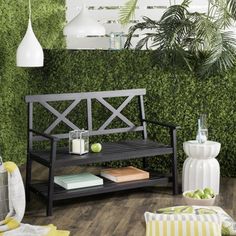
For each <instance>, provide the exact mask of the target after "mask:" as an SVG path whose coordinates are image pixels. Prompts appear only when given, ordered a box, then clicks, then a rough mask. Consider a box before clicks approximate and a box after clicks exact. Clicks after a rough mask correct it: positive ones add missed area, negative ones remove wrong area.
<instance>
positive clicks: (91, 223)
mask: <svg viewBox="0 0 236 236" xmlns="http://www.w3.org/2000/svg"><path fill="white" fill-rule="evenodd" d="M35 168H36V169H35V170H37V174H38V176H37V177H38V178H44V177H45V175H46V174H47V172H45V171H41V167H39V166H36V167H35ZM79 170H81V168H79V167H73V168H69V169H68V168H65V169H64V170H62V171H58V173H59V174H60V173H76V172H78V171H79ZM82 170H85V169H84V167H83V168H82ZM91 170H92V171H93V172H94V171H95V172H96V170H97V169H95V168H94V167H92V168H91V169H89V171H91ZM22 172H23V176H24V170H23V171H22ZM32 196H33V198H32V202H31V203H30V204H29V205H28V206H27V211H26V214H25V217H24V219H23V221H24V222H25V223H30V224H35V225H46V224H49V223H52V224H55V225H57V226H58V228H59V229H65V230H70V231H71V236H144V235H145V222H144V217H143V214H144V212H145V211H156V210H157V209H159V208H163V207H169V206H174V205H184V201H183V199H182V196H181V195H178V196H173V195H172V191H171V188H164V187H163V188H160V187H159V188H158V187H148V188H142V189H138V190H128V191H122V192H116V193H109V194H102V195H96V196H90V197H82V198H77V199H71V200H67V201H60V202H58V203H57V204H56V205H55V207H54V213H53V216H52V217H46V215H45V205H44V203H43V202H42V201H41V199H40V198H39V197H38V196H35V195H32ZM216 205H218V206H220V207H222V208H223V209H224V210H225V211H226V212H227V213H228V214H230V215H231V216H232V217H234V218H235V219H236V179H234V178H223V179H221V188H220V195H219V196H218V197H217V201H216Z"/></svg>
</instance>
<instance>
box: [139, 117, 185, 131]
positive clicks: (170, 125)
mask: <svg viewBox="0 0 236 236" xmlns="http://www.w3.org/2000/svg"><path fill="white" fill-rule="evenodd" d="M142 121H143V122H147V123H151V124H155V125H160V126H163V127H167V128H170V129H180V128H181V127H180V126H179V125H175V124H170V123H165V122H160V121H153V120H146V119H143V120H142Z"/></svg>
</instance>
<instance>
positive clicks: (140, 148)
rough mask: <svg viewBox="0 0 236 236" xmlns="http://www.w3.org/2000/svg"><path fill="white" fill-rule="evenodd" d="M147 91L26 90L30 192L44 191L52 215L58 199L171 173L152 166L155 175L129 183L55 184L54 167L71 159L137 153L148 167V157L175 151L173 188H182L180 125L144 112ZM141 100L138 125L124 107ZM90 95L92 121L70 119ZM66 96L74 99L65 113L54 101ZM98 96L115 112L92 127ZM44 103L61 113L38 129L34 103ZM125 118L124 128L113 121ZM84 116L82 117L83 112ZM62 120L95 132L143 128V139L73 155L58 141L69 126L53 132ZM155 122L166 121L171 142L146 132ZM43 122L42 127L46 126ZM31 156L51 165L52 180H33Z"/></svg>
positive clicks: (150, 182) (154, 180) (153, 181)
mask: <svg viewBox="0 0 236 236" xmlns="http://www.w3.org/2000/svg"><path fill="white" fill-rule="evenodd" d="M145 94H146V90H145V89H131V90H118V91H104V92H86V93H68V94H45V95H29V96H26V102H27V103H28V155H27V171H26V198H27V201H29V199H30V192H34V193H36V194H38V195H40V196H42V197H43V198H44V199H45V200H46V201H47V215H48V216H50V215H52V208H53V201H57V200H62V199H68V198H74V197H80V196H88V195H94V194H99V193H106V192H113V191H119V190H125V189H132V188H139V187H145V186H154V185H158V184H164V183H168V180H169V179H168V178H167V177H166V176H165V177H164V176H159V175H156V174H155V173H152V172H150V179H146V180H139V181H131V182H125V183H114V182H111V181H109V180H105V179H104V185H103V186H96V187H89V188H82V189H75V190H65V189H63V188H61V187H60V186H58V185H56V184H54V172H55V169H56V168H59V167H65V166H71V165H84V164H91V163H101V162H108V161H114V160H128V159H133V158H142V160H143V167H144V168H145V167H146V162H147V160H146V158H147V157H153V156H157V155H164V154H171V157H172V162H171V163H172V166H171V168H172V181H173V194H178V180H177V152H176V130H177V128H178V127H177V126H176V125H172V124H166V123H162V122H158V121H152V120H148V119H146V118H145V112H144V102H143V96H144V95H145ZM118 97H122V98H125V100H124V102H123V103H122V104H121V105H120V106H119V107H118V108H117V109H116V108H114V107H113V106H112V105H111V104H110V103H109V102H108V101H107V99H108V98H109V99H110V98H118ZM134 99H136V100H137V105H138V108H139V109H138V110H139V114H138V116H139V117H138V119H139V125H135V124H134V123H133V122H131V121H130V120H129V119H128V118H127V117H125V116H124V115H123V114H122V113H121V112H122V111H123V109H124V108H125V107H126V106H127V105H128V104H129V103H130V102H131V100H134ZM83 100H85V101H86V113H87V115H86V116H87V121H86V123H87V127H77V125H76V124H75V122H74V123H73V122H71V121H70V120H69V119H68V118H67V116H68V114H69V113H70V112H71V111H72V110H73V109H74V108H75V107H76V106H78V104H79V103H80V102H81V101H83ZM61 101H67V102H71V103H70V105H69V106H68V107H67V108H66V109H65V110H64V111H63V112H62V113H61V112H59V111H58V110H57V109H55V108H54V107H53V106H52V105H51V103H52V102H61ZM95 101H98V102H99V103H100V104H101V105H103V106H104V107H105V108H106V109H108V110H109V111H110V112H111V113H112V115H111V116H110V117H109V118H108V119H107V120H106V121H105V122H104V123H103V124H102V126H101V127H100V128H98V129H96V130H94V128H93V116H92V112H93V102H95ZM36 103H39V104H40V105H42V106H43V107H44V108H46V110H47V111H49V112H50V113H52V114H53V115H54V116H55V117H56V119H55V120H54V121H53V123H52V124H50V125H49V126H48V127H47V128H46V129H45V130H44V131H43V132H39V131H38V130H35V128H34V127H35V124H34V122H33V117H35V115H38V114H34V113H37V112H35V111H34V110H35V109H34V105H35V104H36ZM116 117H118V118H120V120H121V121H122V122H124V123H125V124H126V127H123V128H111V129H109V128H108V126H109V125H110V124H111V122H112V121H113V120H114V119H115V118H116ZM78 119H79V117H78ZM60 122H63V123H64V124H66V125H67V126H68V127H69V129H68V132H69V130H79V129H80V128H86V129H88V130H89V135H90V136H95V135H107V134H116V133H124V132H139V133H140V137H141V138H140V139H138V140H124V141H119V142H109V143H102V146H103V149H102V151H101V152H100V153H91V152H90V153H88V154H85V155H83V156H79V155H70V154H69V153H68V149H62V150H61V149H60V150H59V149H58V150H57V143H58V141H60V140H61V139H68V132H67V133H62V134H53V130H54V129H55V128H56V126H57V125H58V124H59V123H60ZM147 123H153V124H154V125H159V126H163V127H167V128H168V129H169V131H170V140H171V143H170V145H164V144H160V143H157V142H154V141H151V140H149V139H148V138H147V130H146V124H147ZM42 128H43V127H42ZM45 140H48V141H50V150H49V151H47V150H43V151H39V150H35V148H33V143H34V142H40V141H45ZM32 161H36V162H38V163H40V164H42V165H44V166H46V167H47V168H48V169H49V176H48V181H47V182H46V183H45V182H42V183H34V182H33V181H32Z"/></svg>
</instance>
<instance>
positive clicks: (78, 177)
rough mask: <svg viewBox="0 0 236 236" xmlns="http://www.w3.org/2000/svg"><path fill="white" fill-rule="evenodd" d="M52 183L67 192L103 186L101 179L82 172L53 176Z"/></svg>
mask: <svg viewBox="0 0 236 236" xmlns="http://www.w3.org/2000/svg"><path fill="white" fill-rule="evenodd" d="M54 183H56V184H58V185H60V186H61V187H63V188H65V189H68V190H69V189H76V188H86V187H92V186H98V185H103V179H102V178H99V177H98V176H96V175H93V174H91V173H88V172H84V173H80V174H75V175H61V176H55V177H54Z"/></svg>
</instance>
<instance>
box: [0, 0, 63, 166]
mask: <svg viewBox="0 0 236 236" xmlns="http://www.w3.org/2000/svg"><path fill="white" fill-rule="evenodd" d="M31 3H32V25H33V30H34V32H35V35H36V36H37V38H38V40H39V41H40V43H41V45H42V46H43V47H44V48H45V47H46V48H64V46H65V40H64V37H63V34H62V30H63V25H64V24H65V1H64V0H57V1H54V0H40V1H36V0H31ZM0 15H1V17H0V35H1V37H0V150H1V153H2V155H3V158H4V160H13V161H15V162H17V163H18V164H19V163H22V162H24V161H25V147H26V142H25V137H26V134H25V130H26V114H25V105H24V103H23V98H24V96H25V94H27V93H29V91H30V84H28V82H29V80H28V79H29V75H28V73H29V71H30V70H28V69H22V68H17V67H16V59H15V58H16V50H17V47H18V45H19V44H20V42H21V40H22V39H23V36H24V34H25V32H26V29H27V24H28V0H13V1H8V0H1V1H0Z"/></svg>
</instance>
